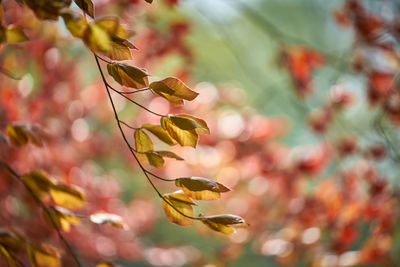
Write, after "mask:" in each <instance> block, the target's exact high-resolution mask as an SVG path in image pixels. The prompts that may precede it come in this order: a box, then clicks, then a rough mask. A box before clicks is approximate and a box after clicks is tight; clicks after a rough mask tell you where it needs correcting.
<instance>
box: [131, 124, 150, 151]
mask: <svg viewBox="0 0 400 267" xmlns="http://www.w3.org/2000/svg"><path fill="white" fill-rule="evenodd" d="M134 137H135V145H136V151H137V152H148V151H152V150H153V149H154V147H153V142H152V141H151V139H150V137H149V136H148V135H147V134H146V133H145V132H144V131H143V130H140V129H138V130H135V133H134Z"/></svg>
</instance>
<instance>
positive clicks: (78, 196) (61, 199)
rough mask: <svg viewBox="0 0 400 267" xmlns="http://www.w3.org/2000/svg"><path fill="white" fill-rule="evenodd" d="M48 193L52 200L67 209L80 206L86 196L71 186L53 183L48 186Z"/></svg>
mask: <svg viewBox="0 0 400 267" xmlns="http://www.w3.org/2000/svg"><path fill="white" fill-rule="evenodd" d="M50 194H51V197H52V198H53V200H54V202H55V203H56V204H57V205H60V206H62V207H64V208H67V209H75V208H79V207H82V206H83V204H84V201H85V200H86V196H85V195H84V194H83V192H82V191H81V190H79V189H77V188H75V187H73V186H68V185H65V184H55V185H53V186H52V187H51V188H50Z"/></svg>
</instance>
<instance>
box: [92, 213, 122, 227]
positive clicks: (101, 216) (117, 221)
mask: <svg viewBox="0 0 400 267" xmlns="http://www.w3.org/2000/svg"><path fill="white" fill-rule="evenodd" d="M90 221H91V222H93V223H95V224H109V225H111V226H114V227H117V228H122V229H127V228H128V226H127V225H126V224H125V223H124V221H123V220H122V217H121V216H119V215H116V214H112V213H105V212H98V213H94V214H92V215H90Z"/></svg>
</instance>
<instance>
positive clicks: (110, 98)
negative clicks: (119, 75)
mask: <svg viewBox="0 0 400 267" xmlns="http://www.w3.org/2000/svg"><path fill="white" fill-rule="evenodd" d="M94 57H95V60H96V64H97V68H98V69H99V72H100V75H101V78H102V80H103V83H104V86H105V88H106V91H107V95H108V99H109V100H110V103H111V107H112V110H113V112H114V117H115V120H116V122H117V126H118V129H119V131H120V133H121V135H122V139H123V140H124V142H125V143H126V145H127V146H128V147H129V149H130V151H131V154H132V156H133V157H134V159H135V160H136V162H137V164H138V165H139V168H140V169H141V170H142V172H143V174H144V176H145V177H146V179H147V181H148V182H149V183H150V185H151V187H152V188H153V189H154V191H155V192H156V193H157V195H158V196H159V197H160V198H161V199H162V200H163V201H165V203H167V204H168V205H169V206H170V207H172V208H173V209H174V210H175V211H176V212H178V213H179V214H181V215H182V216H184V217H186V218H189V219H192V220H201V219H202V218H200V217H192V216H189V215H187V214H185V213H183V212H181V211H180V210H178V209H177V208H176V207H175V206H174V205H172V203H171V202H169V201H168V200H167V199H166V198H165V197H164V196H163V195H162V194H161V192H160V191H159V190H158V188H157V187H156V186H155V184H154V183H153V181H152V180H151V179H150V177H149V175H148V173H149V172H148V171H147V170H146V169H145V168H144V166H143V165H142V163H141V162H140V161H139V159H138V157H137V155H136V154H135V150H134V149H133V148H132V147H131V145H130V144H129V141H128V139H127V138H126V136H125V133H124V131H123V130H122V127H121V124H122V123H121V120H120V119H119V116H118V112H117V109H116V108H115V104H114V100H113V99H112V96H111V93H110V89H112V88H110V87H109V86H108V83H107V80H106V78H105V76H104V73H103V70H102V69H101V66H100V62H99V59H98V57H97V55H96V54H94ZM122 96H123V95H122Z"/></svg>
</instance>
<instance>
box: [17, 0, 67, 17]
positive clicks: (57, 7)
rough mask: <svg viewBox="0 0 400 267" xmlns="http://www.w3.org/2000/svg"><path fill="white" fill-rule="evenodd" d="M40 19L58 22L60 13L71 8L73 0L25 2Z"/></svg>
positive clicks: (33, 0) (32, 0)
mask: <svg viewBox="0 0 400 267" xmlns="http://www.w3.org/2000/svg"><path fill="white" fill-rule="evenodd" d="M24 2H25V3H26V4H27V5H28V6H29V7H30V8H31V9H32V10H33V12H35V15H36V16H37V17H38V18H39V19H50V20H58V17H59V15H60V11H61V10H62V9H63V8H66V7H69V5H70V4H71V0H24Z"/></svg>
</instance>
